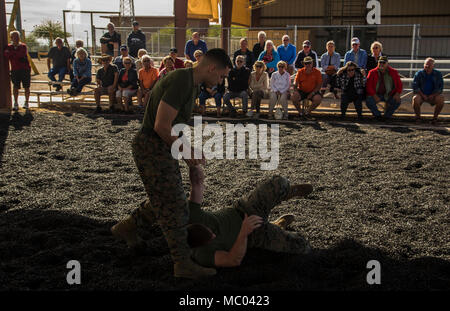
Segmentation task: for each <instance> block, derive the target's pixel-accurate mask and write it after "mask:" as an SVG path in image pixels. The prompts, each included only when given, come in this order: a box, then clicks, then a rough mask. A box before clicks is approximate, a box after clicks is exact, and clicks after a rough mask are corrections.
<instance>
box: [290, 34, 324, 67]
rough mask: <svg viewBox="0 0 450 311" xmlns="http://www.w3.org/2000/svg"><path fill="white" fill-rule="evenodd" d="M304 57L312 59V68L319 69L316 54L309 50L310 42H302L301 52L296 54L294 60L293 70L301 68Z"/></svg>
mask: <svg viewBox="0 0 450 311" xmlns="http://www.w3.org/2000/svg"><path fill="white" fill-rule="evenodd" d="M305 57H311V58H312V59H313V67H319V57H318V56H317V53H316V52H315V51H313V50H312V49H311V41H309V40H305V41H303V50H301V51H300V52H298V54H297V58H296V59H295V68H297V69H302V68H303V60H304V59H305Z"/></svg>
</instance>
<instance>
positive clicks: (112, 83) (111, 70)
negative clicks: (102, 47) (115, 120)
mask: <svg viewBox="0 0 450 311" xmlns="http://www.w3.org/2000/svg"><path fill="white" fill-rule="evenodd" d="M111 59H112V57H111V56H110V55H102V58H101V59H100V60H101V62H102V65H103V67H102V68H100V69H99V70H98V71H97V88H96V89H95V103H96V104H97V109H96V112H101V111H102V108H101V107H100V98H101V96H102V95H108V96H109V108H110V110H111V111H114V104H115V102H116V97H115V95H116V88H117V82H118V81H119V70H118V69H117V66H116V65H114V64H111Z"/></svg>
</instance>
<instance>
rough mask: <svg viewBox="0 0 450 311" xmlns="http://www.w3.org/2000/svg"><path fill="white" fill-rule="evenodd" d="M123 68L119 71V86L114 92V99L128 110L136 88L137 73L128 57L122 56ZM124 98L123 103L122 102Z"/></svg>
mask: <svg viewBox="0 0 450 311" xmlns="http://www.w3.org/2000/svg"><path fill="white" fill-rule="evenodd" d="M123 65H124V68H123V69H122V70H121V71H120V72H119V86H118V90H117V92H116V101H117V103H119V104H120V105H121V106H122V108H123V110H124V111H125V112H129V107H130V106H131V105H132V104H133V96H136V94H137V90H138V75H137V72H136V69H134V68H133V67H132V65H133V63H132V61H131V58H130V57H124V58H123ZM122 99H124V100H125V103H123V102H122Z"/></svg>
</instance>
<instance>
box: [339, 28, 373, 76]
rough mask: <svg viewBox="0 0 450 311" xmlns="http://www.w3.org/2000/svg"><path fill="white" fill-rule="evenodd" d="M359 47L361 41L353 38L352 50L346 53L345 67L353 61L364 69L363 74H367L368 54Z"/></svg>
mask: <svg viewBox="0 0 450 311" xmlns="http://www.w3.org/2000/svg"><path fill="white" fill-rule="evenodd" d="M359 46H360V42H359V39H358V38H356V37H354V38H352V49H351V50H350V51H348V52H347V53H345V56H344V65H345V64H347V62H350V61H352V62H354V63H356V64H357V65H358V67H359V68H361V69H363V71H362V73H363V74H366V71H365V69H366V67H367V52H366V51H365V50H363V49H361V48H360V47H359Z"/></svg>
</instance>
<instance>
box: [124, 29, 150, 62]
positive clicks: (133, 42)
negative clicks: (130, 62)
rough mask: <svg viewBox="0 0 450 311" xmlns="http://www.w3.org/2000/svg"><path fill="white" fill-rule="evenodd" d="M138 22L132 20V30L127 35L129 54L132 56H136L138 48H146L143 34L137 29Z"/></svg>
mask: <svg viewBox="0 0 450 311" xmlns="http://www.w3.org/2000/svg"><path fill="white" fill-rule="evenodd" d="M139 28H140V27H139V23H138V22H137V21H134V22H133V31H132V32H131V33H130V34H129V35H128V39H127V45H128V48H129V49H130V55H131V56H132V57H134V58H136V57H137V56H138V52H139V50H140V49H145V48H146V43H145V42H146V39H145V34H144V33H143V32H142V31H141V29H139Z"/></svg>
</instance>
